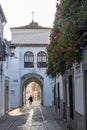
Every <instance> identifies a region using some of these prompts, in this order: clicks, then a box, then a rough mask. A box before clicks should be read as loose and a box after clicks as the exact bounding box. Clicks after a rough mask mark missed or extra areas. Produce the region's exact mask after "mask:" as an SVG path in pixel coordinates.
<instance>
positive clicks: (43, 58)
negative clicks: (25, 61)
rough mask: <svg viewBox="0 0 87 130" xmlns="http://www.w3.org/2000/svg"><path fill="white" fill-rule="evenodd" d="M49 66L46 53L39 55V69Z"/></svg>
mask: <svg viewBox="0 0 87 130" xmlns="http://www.w3.org/2000/svg"><path fill="white" fill-rule="evenodd" d="M46 66H47V56H46V53H45V52H43V51H41V52H39V53H38V55H37V67H46Z"/></svg>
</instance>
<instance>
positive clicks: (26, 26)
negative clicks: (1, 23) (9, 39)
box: [11, 21, 51, 29]
mask: <svg viewBox="0 0 87 130" xmlns="http://www.w3.org/2000/svg"><path fill="white" fill-rule="evenodd" d="M11 29H51V28H50V27H42V26H39V25H38V23H36V22H34V21H32V22H31V23H30V24H29V25H25V26H21V27H13V28H11Z"/></svg>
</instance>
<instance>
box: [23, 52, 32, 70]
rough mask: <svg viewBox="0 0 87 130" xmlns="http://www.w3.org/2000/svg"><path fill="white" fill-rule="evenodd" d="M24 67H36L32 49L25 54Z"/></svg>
mask: <svg viewBox="0 0 87 130" xmlns="http://www.w3.org/2000/svg"><path fill="white" fill-rule="evenodd" d="M24 67H26V68H27V67H30V68H32V67H34V55H33V53H32V52H30V51H29V52H26V53H25V54H24Z"/></svg>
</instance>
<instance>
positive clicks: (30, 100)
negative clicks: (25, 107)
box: [28, 95, 33, 105]
mask: <svg viewBox="0 0 87 130" xmlns="http://www.w3.org/2000/svg"><path fill="white" fill-rule="evenodd" d="M28 100H29V104H30V105H31V104H32V102H33V98H32V95H30V97H29V98H28Z"/></svg>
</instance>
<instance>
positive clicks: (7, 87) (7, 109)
mask: <svg viewBox="0 0 87 130" xmlns="http://www.w3.org/2000/svg"><path fill="white" fill-rule="evenodd" d="M8 111H9V81H8V80H5V113H7V112H8Z"/></svg>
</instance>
